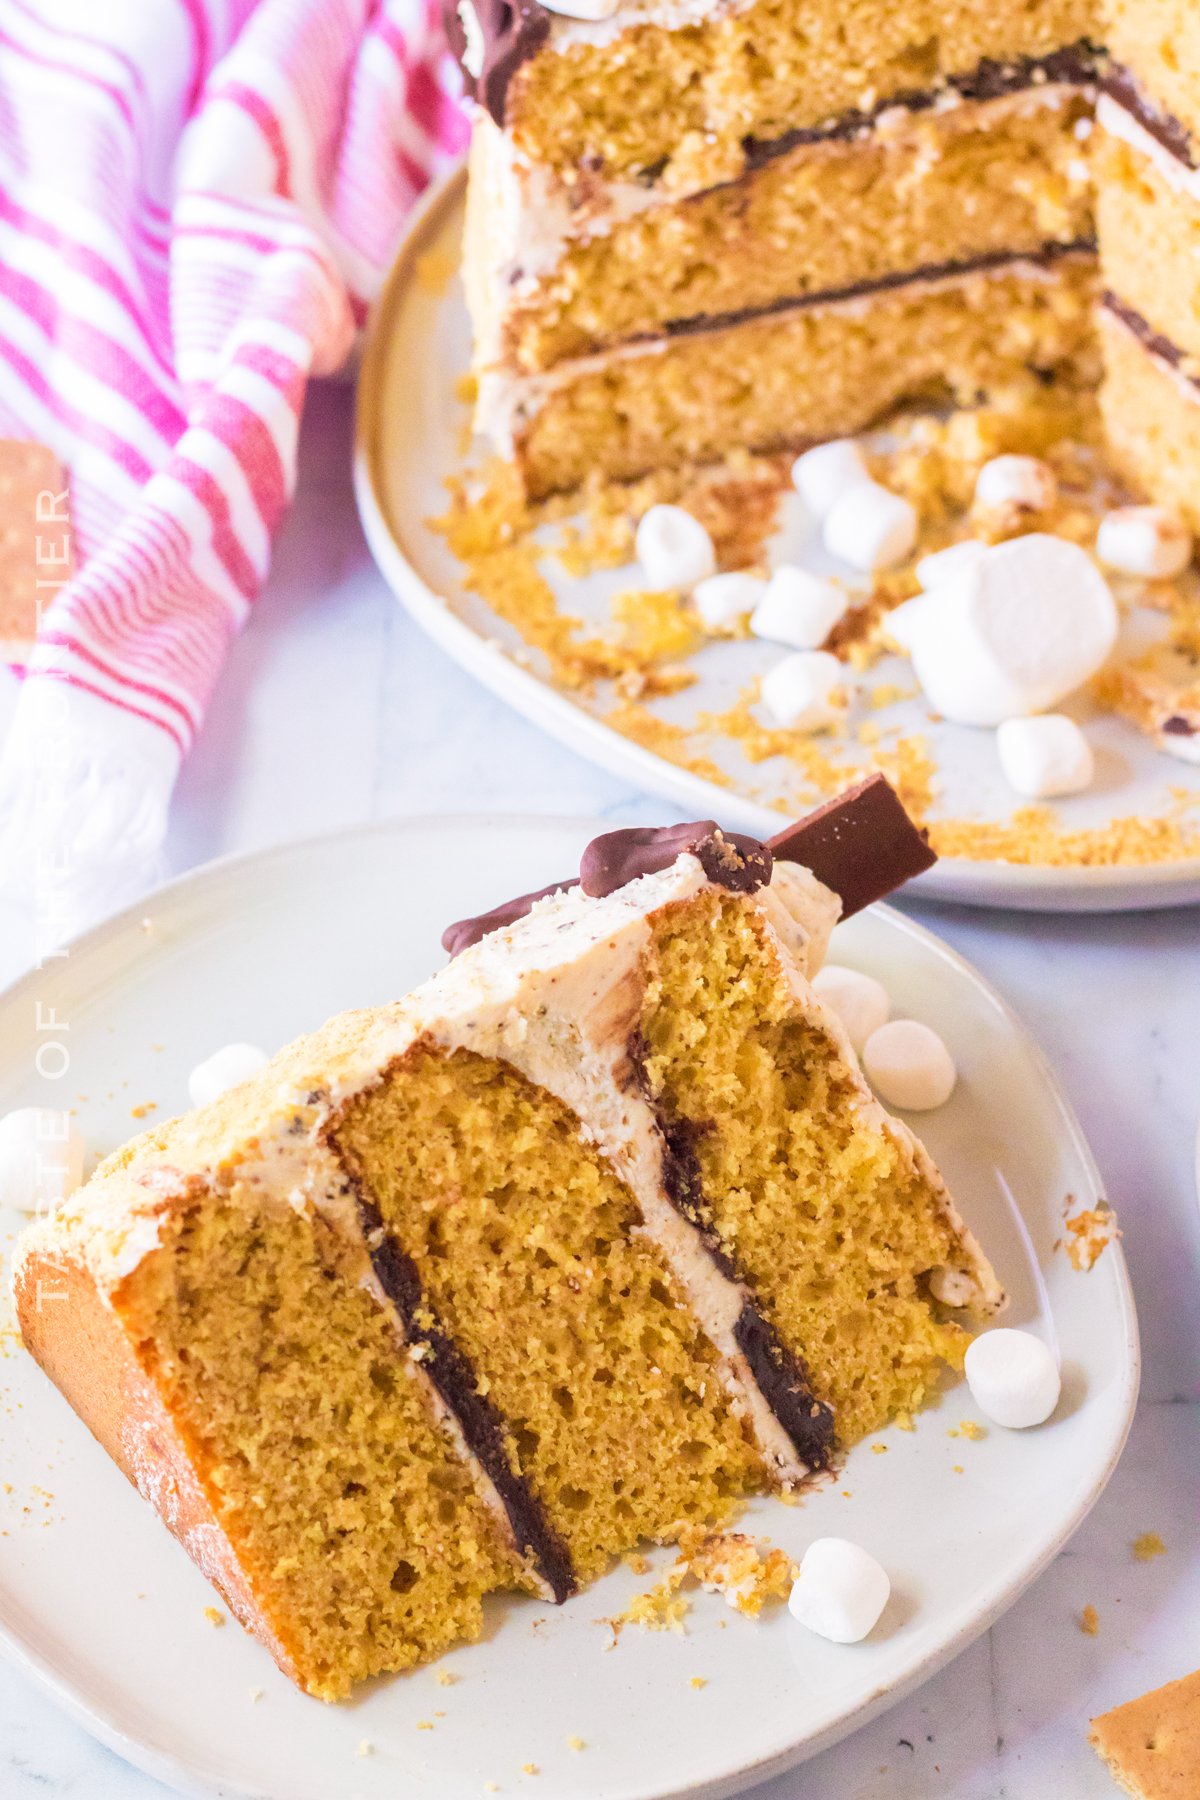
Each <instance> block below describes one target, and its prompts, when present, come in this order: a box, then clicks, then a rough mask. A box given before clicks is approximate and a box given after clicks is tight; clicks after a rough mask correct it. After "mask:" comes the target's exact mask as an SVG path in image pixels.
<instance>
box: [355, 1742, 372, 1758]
mask: <svg viewBox="0 0 1200 1800" xmlns="http://www.w3.org/2000/svg"><path fill="white" fill-rule="evenodd" d="M354 1754H355V1756H374V1754H375V1746H374V1744H373V1743H372V1742H371V1740H370V1738H362V1739H361V1740H360V1742H359V1746H358V1749H357V1750H356V1751H355V1752H354Z"/></svg>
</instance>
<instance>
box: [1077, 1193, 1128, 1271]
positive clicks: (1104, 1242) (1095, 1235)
mask: <svg viewBox="0 0 1200 1800" xmlns="http://www.w3.org/2000/svg"><path fill="white" fill-rule="evenodd" d="M1070 1204H1071V1196H1068V1199H1067V1205H1068V1206H1069V1205H1070ZM1063 1223H1064V1225H1065V1227H1066V1230H1067V1232H1068V1233H1069V1236H1068V1238H1067V1240H1066V1250H1067V1256H1068V1258H1069V1260H1070V1264H1071V1267H1072V1268H1073V1269H1078V1270H1079V1271H1080V1272H1081V1273H1082V1274H1086V1273H1087V1272H1088V1270H1089V1269H1092V1268H1094V1267H1095V1265H1096V1263H1097V1262H1098V1261H1099V1259H1100V1258H1101V1256H1103V1254H1104V1252H1105V1251H1106V1250H1107V1248H1108V1246H1109V1245H1110V1244H1111V1243H1112V1241H1113V1239H1114V1238H1115V1237H1118V1238H1119V1237H1120V1236H1121V1231H1120V1229H1119V1227H1118V1225H1117V1215H1116V1214H1115V1213H1114V1212H1113V1210H1112V1208H1111V1206H1106V1205H1103V1204H1102V1205H1100V1206H1094V1207H1088V1208H1085V1209H1084V1211H1083V1212H1078V1213H1076V1214H1075V1215H1074V1217H1073V1218H1067V1219H1065V1220H1064V1221H1063Z"/></svg>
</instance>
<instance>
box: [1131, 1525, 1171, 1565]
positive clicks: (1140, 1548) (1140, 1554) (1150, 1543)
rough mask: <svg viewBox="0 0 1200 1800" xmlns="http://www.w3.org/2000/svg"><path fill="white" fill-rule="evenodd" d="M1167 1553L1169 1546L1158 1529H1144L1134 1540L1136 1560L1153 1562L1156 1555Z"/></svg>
mask: <svg viewBox="0 0 1200 1800" xmlns="http://www.w3.org/2000/svg"><path fill="white" fill-rule="evenodd" d="M1166 1554H1167V1546H1166V1545H1165V1544H1164V1543H1163V1541H1162V1539H1161V1538H1160V1537H1159V1535H1158V1533H1157V1531H1143V1532H1142V1533H1141V1534H1140V1535H1139V1536H1138V1537H1135V1538H1134V1540H1133V1560H1134V1562H1141V1563H1144V1562H1153V1561H1154V1558H1155V1557H1156V1556H1165V1555H1166Z"/></svg>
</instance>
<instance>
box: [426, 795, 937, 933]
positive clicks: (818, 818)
mask: <svg viewBox="0 0 1200 1800" xmlns="http://www.w3.org/2000/svg"><path fill="white" fill-rule="evenodd" d="M685 852H690V854H691V855H693V856H695V857H696V858H697V859H698V860H699V862H700V865H701V867H702V868H703V870H704V873H705V874H706V875H707V876H708V879H709V880H710V881H711V882H713V883H714V884H715V885H716V886H717V887H724V888H728V889H729V890H730V891H731V892H732V893H740V894H749V893H753V892H754V890H755V889H756V888H760V887H764V886H765V885H766V884H767V882H769V881H770V879H771V869H772V865H773V863H774V862H775V861H779V862H795V863H802V864H803V865H804V867H805V868H807V869H811V870H812V872H813V874H814V875H815V876H816V877H817V880H818V881H821V882H823V883H824V884H825V886H826V887H827V888H830V889H832V891H833V892H834V893H835V894H837V895H838V896H839V897H840V899H841V902H842V914H841V916H842V918H843V919H849V918H851V917H852V916H853V915H854V914H855V913H856V912H861V911H862V909H863V908H864V907H865V906H870V905H872V904H873V903H874V902H875V901H876V900H882V899H884V898H885V897H886V896H887V895H888V894H891V893H894V892H895V890H896V889H897V888H898V887H903V885H904V883H905V882H906V881H911V880H912V879H913V877H914V876H916V875H922V874H924V872H925V870H926V869H931V868H932V867H933V865H934V863H935V862H936V861H937V855H936V853H935V852H934V851H933V850H932V849H931V848H930V846H929V835H928V833H927V832H925V831H923V830H922V829H921V828H920V827H919V826H917V825H914V824H913V822H912V820H911V819H910V818H909V816H908V814H907V813H906V812H905V810H904V807H903V806H902V804H901V802H900V800H899V799H898V798H897V795H896V793H895V790H894V789H893V787H892V785H891V783H890V782H889V781H888V780H887V777H886V776H884V775H878V774H876V775H869V776H867V778H866V779H865V780H864V781H860V782H859V783H858V784H857V785H856V786H855V787H852V788H847V790H846V792H845V793H844V794H839V795H837V797H836V798H835V799H833V800H827V801H826V802H825V804H824V805H823V806H819V807H817V809H816V810H815V811H814V812H811V813H809V814H808V815H807V816H806V817H805V818H803V819H800V820H798V821H797V822H796V824H794V825H789V826H787V827H786V828H785V829H784V830H783V831H777V832H776V833H775V836H774V837H773V838H769V839H768V840H767V842H766V843H765V844H764V843H760V842H759V840H758V839H757V838H752V837H744V836H742V835H740V834H739V833H737V832H725V831H722V830H721V828H720V827H719V826H718V825H716V824H714V822H713V821H712V820H711V819H698V820H696V821H694V822H693V823H692V824H690V825H662V826H658V827H653V828H640V827H632V828H630V829H626V830H621V831H608V832H605V833H604V835H603V836H602V837H598V838H593V839H592V841H591V843H590V844H589V845H588V846H587V849H586V850H585V851H584V853H583V857H582V859H581V862H580V869H579V876H578V877H574V876H573V877H572V878H571V879H570V880H567V881H556V882H551V884H550V886H549V887H544V888H538V889H537V891H536V892H535V893H532V894H519V895H518V896H517V897H516V898H515V899H513V900H505V901H503V902H502V903H501V905H499V906H494V907H492V908H491V910H490V911H489V912H485V913H476V914H475V915H473V916H472V917H471V918H467V919H456V920H455V922H454V923H453V924H452V925H447V927H446V929H445V931H443V933H442V948H443V949H444V950H446V951H447V952H448V953H449V955H450V956H452V957H454V956H458V955H460V954H461V952H462V951H464V950H466V949H467V948H468V947H469V946H470V945H471V944H477V943H479V942H480V940H481V939H483V938H485V937H488V936H489V935H490V934H491V933H492V932H493V931H501V930H503V928H504V927H505V926H506V925H515V924H516V922H517V920H518V919H523V918H525V916H526V915H527V914H528V913H531V912H532V911H533V908H534V907H535V906H536V905H537V903H538V901H539V900H545V899H548V898H549V896H550V895H551V894H559V893H565V892H566V891H567V890H568V889H570V888H574V887H579V886H582V888H583V891H584V893H585V894H587V895H589V896H590V897H591V898H593V899H597V898H601V897H603V896H604V895H607V894H615V893H616V891H617V889H618V888H622V887H624V886H625V885H626V883H627V882H630V881H636V880H637V878H638V877H639V876H640V875H653V874H656V873H657V872H658V871H659V870H660V869H669V868H670V866H671V864H672V863H673V862H674V861H675V859H676V857H678V856H682V855H683V854H684V853H685Z"/></svg>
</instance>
